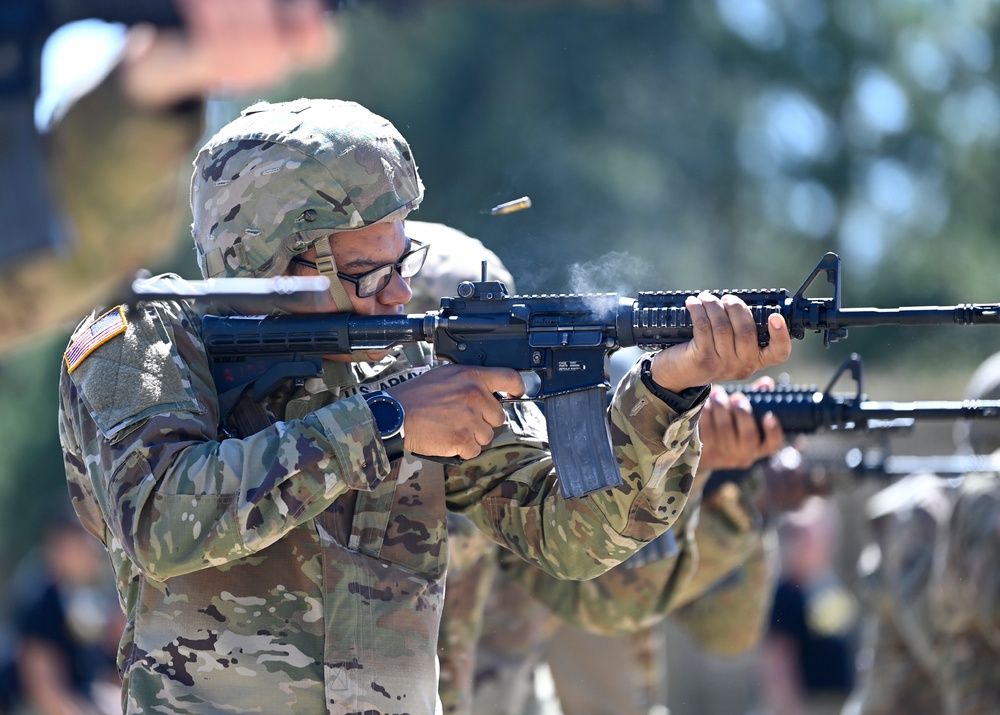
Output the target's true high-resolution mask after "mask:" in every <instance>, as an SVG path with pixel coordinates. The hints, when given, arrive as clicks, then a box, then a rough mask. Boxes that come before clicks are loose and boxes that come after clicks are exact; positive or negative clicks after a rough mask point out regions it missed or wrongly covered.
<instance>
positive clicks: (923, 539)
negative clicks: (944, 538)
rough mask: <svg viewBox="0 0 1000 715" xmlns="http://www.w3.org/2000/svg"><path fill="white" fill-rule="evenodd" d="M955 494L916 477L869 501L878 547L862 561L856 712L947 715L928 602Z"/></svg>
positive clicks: (935, 630)
mask: <svg viewBox="0 0 1000 715" xmlns="http://www.w3.org/2000/svg"><path fill="white" fill-rule="evenodd" d="M953 498H954V495H953V490H952V489H951V488H950V487H949V486H948V484H947V483H946V482H945V481H944V480H941V479H938V478H937V477H935V476H933V475H929V474H915V475H911V476H908V477H904V478H903V479H901V480H899V481H897V482H896V483H894V484H893V485H892V486H890V487H888V488H886V489H884V490H882V491H881V492H879V493H878V494H876V495H875V496H873V497H872V498H871V500H869V503H868V515H869V518H870V519H871V525H872V531H873V533H874V536H875V547H868V548H867V549H866V550H865V551H864V552H863V553H862V557H861V559H860V561H859V567H860V570H861V582H860V586H861V591H862V594H861V595H862V598H863V601H864V602H865V605H866V606H867V608H868V610H869V612H870V613H871V614H872V623H870V624H869V626H868V633H867V640H868V643H867V645H866V646H865V647H864V648H863V651H862V653H863V655H862V658H861V659H860V661H859V662H868V663H870V665H869V666H868V670H867V671H865V672H862V673H860V674H859V675H860V676H861V677H860V682H859V687H858V688H857V689H856V690H855V692H854V693H853V694H852V695H851V698H850V701H849V706H848V707H850V708H852V710H851V712H858V713H861V714H863V715H893V714H895V713H899V714H900V715H901V714H902V713H913V712H928V713H929V712H943V704H942V702H941V692H942V691H941V688H942V685H943V683H942V680H941V679H942V674H943V671H942V668H943V665H944V663H943V658H944V656H945V654H944V653H943V652H942V650H941V648H940V647H939V645H938V644H939V642H940V634H939V632H938V619H937V614H936V613H935V611H934V608H933V606H934V603H933V601H932V599H931V590H932V588H933V586H932V571H933V562H934V558H935V544H936V542H937V541H938V539H939V536H940V533H941V531H942V530H943V529H944V528H946V526H947V522H948V518H949V517H950V514H951V503H952V500H953Z"/></svg>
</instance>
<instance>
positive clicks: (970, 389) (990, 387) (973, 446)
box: [955, 353, 1000, 454]
mask: <svg viewBox="0 0 1000 715" xmlns="http://www.w3.org/2000/svg"><path fill="white" fill-rule="evenodd" d="M965 397H966V399H969V400H998V399H1000V353H995V354H993V355H991V356H990V357H988V358H986V360H984V361H983V362H982V363H980V365H979V367H977V368H976V370H975V372H973V373H972V377H971V378H969V383H968V385H966V388H965ZM955 446H956V447H958V449H959V451H961V452H967V453H971V454H991V453H992V452H994V451H995V450H997V449H1000V425H997V424H996V423H995V421H994V420H960V421H958V422H956V423H955Z"/></svg>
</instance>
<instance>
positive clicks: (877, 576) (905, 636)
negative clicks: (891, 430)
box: [845, 354, 1000, 715]
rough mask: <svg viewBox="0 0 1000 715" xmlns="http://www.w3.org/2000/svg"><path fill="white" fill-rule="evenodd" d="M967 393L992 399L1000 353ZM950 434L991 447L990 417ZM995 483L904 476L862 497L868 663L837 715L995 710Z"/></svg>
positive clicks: (981, 449) (998, 384) (999, 547)
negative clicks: (867, 527)
mask: <svg viewBox="0 0 1000 715" xmlns="http://www.w3.org/2000/svg"><path fill="white" fill-rule="evenodd" d="M966 396H967V397H969V398H970V399H997V398H998V397H1000V354H997V355H994V356H992V357H991V358H989V359H987V360H986V361H985V362H984V363H983V364H982V365H980V366H979V368H977V370H976V372H975V373H974V374H973V376H972V378H971V380H970V382H969V385H968V387H967V389H966ZM955 438H956V446H957V447H958V450H959V452H965V453H972V454H989V453H991V452H993V451H994V450H996V449H997V448H998V447H1000V434H998V431H997V428H996V426H995V425H992V424H991V421H990V420H978V421H975V422H972V423H965V422H963V423H959V424H957V425H956V430H955ZM997 484H998V483H997V475H994V474H990V475H966V476H965V477H963V478H962V479H961V480H947V479H940V478H937V477H934V476H931V475H910V476H908V477H905V478H904V479H902V480H899V481H898V482H896V483H894V484H893V485H891V486H889V487H887V488H886V489H884V490H882V491H881V492H879V493H878V494H876V495H875V496H873V497H872V498H871V500H870V501H869V515H870V517H871V518H872V524H873V528H874V532H875V538H876V542H877V546H878V548H877V549H870V550H869V551H868V554H867V558H866V555H865V554H863V555H862V558H861V561H860V563H861V565H862V567H864V565H865V564H866V563H869V564H873V566H874V567H873V568H867V569H864V568H863V571H864V572H865V574H866V582H867V585H868V590H869V596H870V598H871V599H872V607H873V609H874V616H875V618H874V624H873V627H872V633H871V639H870V640H871V643H870V645H869V651H868V657H867V658H866V660H870V661H871V665H870V666H869V670H868V671H867V672H863V673H862V676H863V677H862V681H863V682H862V687H861V688H860V690H859V691H858V692H856V693H855V694H853V695H852V701H853V702H851V703H849V704H848V708H845V713H846V712H851V713H852V714H853V713H854V712H860V713H861V714H862V715H893V714H895V713H900V714H901V713H911V712H941V713H947V714H948V715H980V714H985V713H994V712H996V711H997V708H998V706H1000V685H998V683H1000V667H998V663H1000V657H998V655H1000V653H998V651H1000V639H998V637H997V631H996V624H997V622H998V620H997V613H1000V611H998V606H997V604H998V603H1000V589H998V586H997V583H998V582H997V579H996V574H997V566H998V564H1000V532H998V530H997V523H998V520H1000V491H998V486H997ZM876 554H877V555H878V557H877V558H876V557H875V555H876Z"/></svg>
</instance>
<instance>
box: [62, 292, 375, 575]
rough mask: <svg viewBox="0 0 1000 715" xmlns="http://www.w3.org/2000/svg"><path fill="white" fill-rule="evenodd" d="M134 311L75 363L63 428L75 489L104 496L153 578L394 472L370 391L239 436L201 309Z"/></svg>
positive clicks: (107, 518) (116, 530) (271, 532)
mask: <svg viewBox="0 0 1000 715" xmlns="http://www.w3.org/2000/svg"><path fill="white" fill-rule="evenodd" d="M128 317H129V318H130V321H129V325H128V328H127V330H126V331H125V332H124V333H122V334H121V335H118V336H116V337H114V338H112V339H111V340H109V341H107V342H106V343H104V344H103V345H101V346H100V347H98V348H97V349H96V350H94V351H93V352H92V353H91V354H90V355H89V356H87V357H86V358H84V359H83V361H82V362H80V363H79V364H78V366H77V367H76V369H75V370H74V371H73V372H72V374H67V367H66V366H65V365H64V367H63V372H62V376H61V390H60V391H61V411H60V414H61V425H60V433H61V437H62V442H63V449H64V458H65V461H66V465H67V476H68V478H69V479H70V482H71V492H75V493H74V496H78V497H79V498H81V499H84V500H86V499H87V498H88V492H89V495H92V496H91V497H90V498H92V499H94V500H96V501H97V503H98V505H99V507H100V513H101V516H102V519H103V521H104V522H105V523H106V525H107V527H108V529H109V531H110V534H111V536H112V537H113V538H115V539H117V540H118V541H120V542H121V544H122V547H123V548H124V550H125V552H126V553H127V554H128V556H129V558H130V559H131V560H132V561H133V562H134V563H135V564H136V565H137V567H138V568H140V569H141V570H142V571H143V572H145V573H146V574H147V575H148V576H149V577H151V578H154V579H157V580H163V579H166V578H169V577H171V576H175V575H179V574H183V573H189V572H192V571H197V570H199V569H202V568H206V567H210V566H219V565H221V564H224V563H226V562H228V561H231V560H234V559H238V558H243V557H246V556H248V555H251V554H253V553H255V552H257V551H259V550H261V549H263V548H265V547H266V546H268V545H269V544H272V543H274V542H275V541H276V540H278V539H279V538H281V537H282V536H283V535H284V534H286V533H287V532H288V531H290V530H291V529H292V528H294V527H295V526H297V525H298V524H301V523H303V522H304V521H306V520H308V519H310V518H311V517H312V516H314V515H315V514H317V513H318V512H320V511H322V510H323V509H325V508H326V507H327V506H329V504H331V503H332V501H333V500H334V499H335V498H336V497H337V496H339V495H341V494H343V493H344V492H346V491H347V490H348V489H361V490H370V489H372V488H373V487H374V486H375V485H377V484H378V483H379V482H380V481H381V479H382V478H384V477H385V476H386V475H387V474H388V472H389V462H388V459H387V457H386V455H385V452H384V450H383V448H382V446H381V442H380V441H379V440H378V439H377V437H376V433H375V430H374V426H373V424H372V417H371V412H370V411H369V410H368V409H367V407H366V406H365V403H364V400H363V398H361V397H360V396H359V397H356V398H350V399H346V400H343V401H341V402H339V403H336V404H334V405H329V406H327V407H323V408H321V409H319V410H316V411H315V412H313V413H311V414H309V415H307V416H306V417H304V418H303V419H301V420H291V421H287V422H277V423H275V424H273V425H271V426H270V427H268V428H267V429H264V430H263V431H260V432H258V433H256V434H253V435H252V436H250V437H247V438H243V439H235V438H228V439H227V438H225V437H224V436H223V435H221V434H220V433H219V431H218V429H217V426H216V425H217V424H218V404H217V400H216V396H215V390H214V383H213V382H212V378H211V375H210V374H209V372H208V365H207V361H206V358H205V354H204V350H203V349H202V346H201V344H200V341H199V338H198V334H197V331H196V330H195V328H194V326H195V325H197V318H196V316H193V315H189V314H186V313H185V312H184V311H183V309H182V308H180V307H179V306H175V304H154V305H152V306H149V307H147V308H146V309H145V310H143V311H141V312H139V311H132V312H131V313H130V314H129V316H128ZM86 330H87V328H86V327H85V328H84V329H82V330H81V331H78V332H77V334H76V335H75V336H74V339H73V340H72V341H71V343H70V346H71V347H70V350H69V351H68V353H67V354H70V353H71V352H72V350H73V347H74V346H77V345H78V344H79V343H78V341H79V340H81V339H86V338H85V331H86ZM81 336H83V337H81ZM83 475H86V483H85V484H84V485H83V486H82V487H79V488H77V489H76V490H74V489H73V486H72V485H73V483H74V482H77V483H80V482H83ZM78 511H81V509H80V508H79V507H78ZM84 511H85V512H86V509H84ZM88 528H91V530H93V525H91V526H89V527H88Z"/></svg>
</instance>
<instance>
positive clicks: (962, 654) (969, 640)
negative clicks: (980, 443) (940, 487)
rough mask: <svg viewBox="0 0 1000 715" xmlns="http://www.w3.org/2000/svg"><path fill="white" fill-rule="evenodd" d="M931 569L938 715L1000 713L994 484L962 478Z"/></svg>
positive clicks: (999, 561)
mask: <svg viewBox="0 0 1000 715" xmlns="http://www.w3.org/2000/svg"><path fill="white" fill-rule="evenodd" d="M956 491H957V492H958V494H957V497H956V502H955V507H954V509H953V511H952V513H951V519H950V520H949V522H948V527H947V530H946V531H945V533H944V538H943V539H942V543H941V544H939V546H940V549H939V551H938V559H937V561H936V562H935V564H934V567H935V568H934V582H935V588H934V589H933V595H932V596H931V598H932V600H933V603H934V606H935V609H936V612H937V613H938V616H939V622H940V624H941V641H940V642H941V651H942V652H943V653H945V654H947V658H946V659H945V661H944V674H943V678H942V682H943V684H944V703H945V708H944V711H945V713H947V715H987V714H988V713H995V712H996V711H997V708H998V707H1000V579H998V578H997V574H998V573H1000V479H998V475H997V474H969V475H966V476H965V477H964V478H963V480H962V483H961V485H960V486H959V487H958V488H957V490H956Z"/></svg>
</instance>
